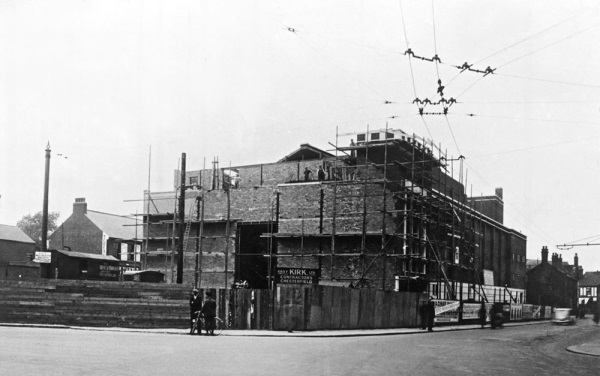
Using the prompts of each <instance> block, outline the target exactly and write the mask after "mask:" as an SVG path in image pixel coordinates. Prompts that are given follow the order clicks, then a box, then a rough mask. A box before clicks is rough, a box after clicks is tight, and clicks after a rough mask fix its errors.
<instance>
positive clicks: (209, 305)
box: [202, 292, 217, 336]
mask: <svg viewBox="0 0 600 376" xmlns="http://www.w3.org/2000/svg"><path fill="white" fill-rule="evenodd" d="M202 315H203V316H204V323H205V325H206V328H205V330H206V335H209V333H210V335H211V336H214V335H215V317H216V316H217V302H215V300H214V299H213V298H212V293H210V292H207V293H206V300H205V301H204V305H203V306H202Z"/></svg>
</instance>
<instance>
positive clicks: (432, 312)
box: [427, 299, 435, 332]
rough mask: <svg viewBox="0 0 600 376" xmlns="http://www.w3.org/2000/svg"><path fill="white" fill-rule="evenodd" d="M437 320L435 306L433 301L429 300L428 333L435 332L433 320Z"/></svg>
mask: <svg viewBox="0 0 600 376" xmlns="http://www.w3.org/2000/svg"><path fill="white" fill-rule="evenodd" d="M434 319H435V305H434V304H433V300H432V299H429V302H428V303H427V331H429V332H433V320H434Z"/></svg>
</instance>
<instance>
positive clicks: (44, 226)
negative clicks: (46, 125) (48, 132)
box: [42, 141, 50, 252]
mask: <svg viewBox="0 0 600 376" xmlns="http://www.w3.org/2000/svg"><path fill="white" fill-rule="evenodd" d="M49 183H50V141H48V145H46V172H45V175H44V206H43V209H42V252H46V249H47V242H48V239H47V238H48V191H49V185H50V184H49Z"/></svg>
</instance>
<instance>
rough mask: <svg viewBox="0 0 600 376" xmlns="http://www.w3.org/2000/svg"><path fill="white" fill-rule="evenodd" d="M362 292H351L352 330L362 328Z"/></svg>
mask: <svg viewBox="0 0 600 376" xmlns="http://www.w3.org/2000/svg"><path fill="white" fill-rule="evenodd" d="M359 311H360V290H355V289H352V290H350V325H349V327H350V328H359V327H360V326H359V325H360V314H359Z"/></svg>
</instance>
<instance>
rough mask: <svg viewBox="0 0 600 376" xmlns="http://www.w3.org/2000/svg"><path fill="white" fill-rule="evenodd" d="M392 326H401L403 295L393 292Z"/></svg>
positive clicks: (391, 306)
mask: <svg viewBox="0 0 600 376" xmlns="http://www.w3.org/2000/svg"><path fill="white" fill-rule="evenodd" d="M389 325H390V328H399V327H401V325H402V295H400V294H399V293H393V294H391V296H390V323H389Z"/></svg>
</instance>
